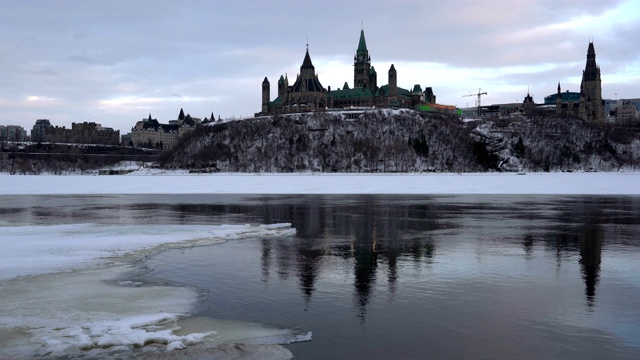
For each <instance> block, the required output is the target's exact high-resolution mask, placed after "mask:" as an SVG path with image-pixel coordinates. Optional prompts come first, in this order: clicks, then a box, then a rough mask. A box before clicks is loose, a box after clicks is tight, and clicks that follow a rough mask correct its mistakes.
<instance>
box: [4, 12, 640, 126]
mask: <svg viewBox="0 0 640 360" xmlns="http://www.w3.org/2000/svg"><path fill="white" fill-rule="evenodd" d="M5 10H6V11H3V12H2V13H0V31H2V33H3V34H6V36H5V37H3V41H2V42H1V43H0V53H2V54H3V56H2V57H0V78H2V79H3V80H2V84H1V85H0V104H2V106H1V107H0V123H7V122H8V121H10V122H15V123H18V124H24V125H26V126H28V127H29V128H30V127H31V126H32V124H33V123H34V121H35V119H36V118H42V117H44V118H50V119H51V120H52V122H53V123H54V124H56V125H68V124H64V123H62V122H63V121H67V122H68V121H76V122H77V121H87V120H88V119H91V120H92V121H97V122H100V123H102V124H103V125H105V126H109V127H114V128H116V129H129V128H130V127H131V126H132V125H133V124H134V123H135V121H137V120H138V119H140V118H142V117H144V116H146V115H148V113H149V112H152V113H153V115H154V117H157V118H158V119H160V120H162V121H164V120H169V119H173V118H175V116H176V114H177V113H178V111H179V109H180V108H185V111H186V112H189V113H191V115H192V116H198V117H204V116H209V115H210V114H211V111H214V113H215V114H216V115H222V117H225V116H236V117H241V116H251V115H252V114H253V113H254V112H256V111H258V110H259V109H260V91H261V90H260V89H261V82H262V79H264V77H265V76H267V77H268V78H269V80H270V81H271V84H272V95H275V91H276V90H275V84H276V82H277V79H278V78H279V76H280V75H284V74H288V76H289V79H290V81H291V82H293V81H294V80H295V76H296V74H297V73H298V72H299V67H300V65H301V63H302V60H303V57H304V53H305V50H306V43H307V39H309V51H310V54H311V57H312V59H313V61H314V65H315V66H316V72H317V73H318V75H319V77H320V81H321V82H322V84H323V85H324V86H325V87H327V86H331V87H332V88H337V87H342V86H343V84H344V82H345V81H347V82H349V85H350V86H353V67H352V65H353V54H354V52H355V50H356V47H357V43H358V39H359V35H360V29H361V26H362V25H361V24H362V23H361V21H364V30H365V34H366V40H367V45H368V48H369V51H370V53H371V56H372V61H373V65H374V66H375V68H376V70H377V71H378V82H379V84H385V83H386V82H387V71H388V69H389V66H390V64H392V63H394V64H396V68H397V69H398V80H399V85H400V86H403V87H410V86H413V84H416V83H418V84H420V85H422V86H423V87H425V86H432V87H433V89H434V92H435V93H436V95H437V97H438V101H439V102H442V103H445V104H462V102H463V101H465V102H466V99H463V98H462V95H463V94H466V93H468V92H469V91H477V90H474V89H477V88H482V89H483V90H486V91H488V92H489V94H490V95H488V96H487V98H486V99H487V100H486V101H487V102H495V103H498V102H501V101H509V102H512V101H514V100H515V99H516V98H520V99H521V98H522V96H524V94H525V93H526V90H527V87H530V90H531V92H533V93H535V94H540V95H542V94H546V93H550V92H553V91H555V86H556V85H557V82H558V81H561V82H562V83H563V88H564V87H565V85H566V88H576V87H577V86H579V77H580V74H581V71H582V68H583V67H584V61H585V55H586V50H587V44H588V40H589V38H590V37H592V38H594V39H595V44H596V51H597V55H598V57H597V60H598V63H599V64H600V66H601V69H602V78H603V94H605V96H613V94H616V93H618V94H619V95H617V96H620V97H640V94H636V93H634V91H636V92H637V86H636V88H635V89H634V87H633V85H634V84H635V85H637V84H638V79H640V74H638V70H637V69H638V68H640V48H638V47H637V46H634V44H635V43H636V42H637V34H638V33H640V2H638V1H622V0H612V1H606V2H604V1H599V0H598V1H596V0H564V1H562V2H557V1H550V0H541V1H520V0H516V1H509V2H504V1H498V0H488V1H485V2H476V1H463V0H452V1H446V2H425V1H419V0H403V1H395V0H370V1H349V2H344V1H333V0H327V1H325V2H323V3H322V4H321V5H319V3H318V2H317V1H310V0H297V1H294V0H274V1H269V2H266V1H261V0H246V1H222V0H207V1H205V0H201V1H200V0H188V1H183V2H175V1H169V0H137V1H119V0H115V1H102V2H96V1H83V0H60V1H55V2H48V1H43V2H39V3H38V6H33V4H32V3H30V2H20V1H14V2H9V3H8V4H5ZM285 10H286V11H285ZM611 89H615V90H614V91H613V92H610V90H611ZM608 94H611V95H608ZM29 96H32V97H35V98H34V99H38V101H35V100H34V101H31V102H30V101H27V100H26V99H28V97H29ZM44 99H54V100H55V101H45V100H44ZM536 100H538V98H536ZM540 100H541V99H540ZM484 101H485V100H484V99H483V102H484ZM36 105H37V108H36V109H35V110H34V108H33V107H34V106H36Z"/></svg>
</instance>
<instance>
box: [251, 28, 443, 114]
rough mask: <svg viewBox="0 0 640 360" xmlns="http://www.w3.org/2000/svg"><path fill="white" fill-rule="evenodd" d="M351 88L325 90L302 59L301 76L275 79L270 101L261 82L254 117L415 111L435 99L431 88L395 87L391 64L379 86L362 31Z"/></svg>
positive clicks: (306, 58) (307, 60) (268, 88)
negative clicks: (353, 110) (369, 110)
mask: <svg viewBox="0 0 640 360" xmlns="http://www.w3.org/2000/svg"><path fill="white" fill-rule="evenodd" d="M353 65H354V66H353V84H354V85H353V88H350V87H349V84H348V83H347V82H345V83H344V86H343V88H342V89H339V88H338V89H337V90H331V87H329V88H328V89H325V88H324V87H323V86H322V84H321V83H320V80H319V79H318V74H317V73H316V72H315V67H314V66H313V63H312V62H311V57H310V56H309V48H308V47H307V52H306V54H305V56H304V60H303V62H302V66H300V73H299V74H298V76H297V77H296V81H295V82H294V83H293V85H289V78H288V76H286V75H285V76H280V79H279V80H278V96H277V97H276V98H275V100H273V101H272V100H271V93H270V91H271V85H270V83H269V80H268V79H267V78H266V77H265V78H264V81H263V82H262V110H261V111H260V112H259V113H256V114H255V115H256V116H263V115H277V114H288V113H297V112H306V111H324V110H327V109H344V108H351V107H369V108H373V107H376V108H415V107H417V106H419V105H424V104H435V102H436V96H435V95H434V93H433V90H432V88H431V87H427V88H425V89H424V91H423V90H422V87H421V86H420V85H418V84H416V85H414V87H413V89H411V90H407V89H403V88H401V87H398V74H397V72H396V69H395V66H394V65H393V64H392V65H391V67H390V69H389V72H388V83H387V84H386V85H383V86H378V74H377V72H376V70H375V68H374V67H373V66H372V65H371V56H370V55H369V50H368V49H367V43H366V41H365V37H364V30H362V31H360V40H359V42H358V48H357V50H356V53H355V56H354V57H353Z"/></svg>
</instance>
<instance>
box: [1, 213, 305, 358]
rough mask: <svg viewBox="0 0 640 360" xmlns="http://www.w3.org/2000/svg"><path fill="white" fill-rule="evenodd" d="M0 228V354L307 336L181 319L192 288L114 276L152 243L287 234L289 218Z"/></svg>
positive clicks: (192, 297)
mask: <svg viewBox="0 0 640 360" xmlns="http://www.w3.org/2000/svg"><path fill="white" fill-rule="evenodd" d="M0 229H1V233H0V247H2V249H3V251H2V252H1V253H0V294H1V295H0V358H5V357H7V358H30V357H34V356H45V357H47V358H48V357H66V356H72V357H73V356H75V355H78V354H81V353H85V354H86V353H87V352H88V353H91V354H94V353H95V355H98V353H99V354H102V355H100V356H104V352H107V353H108V354H114V353H118V352H122V351H130V350H131V349H133V348H140V347H146V346H148V345H150V344H153V345H154V348H156V349H157V348H161V349H162V348H164V350H165V351H170V350H179V349H184V348H186V347H190V346H192V345H196V344H209V345H210V344H211V343H217V344H220V343H222V342H223V340H224V341H225V342H228V341H227V340H236V341H240V342H242V341H244V340H246V339H250V340H251V341H255V342H256V343H257V344H286V343H290V342H295V341H305V340H307V338H309V337H310V336H311V335H310V334H306V335H297V334H295V333H294V332H293V331H291V330H288V329H273V328H268V327H265V326H263V325H260V324H252V323H242V322H236V323H228V322H227V323H223V322H216V321H214V320H206V319H200V321H199V323H200V326H198V327H197V328H195V327H193V326H190V324H193V322H194V320H193V318H192V317H191V318H189V319H190V320H189V321H186V322H185V324H183V321H184V319H185V318H188V317H189V316H191V312H192V311H193V305H194V304H195V302H196V299H197V297H198V292H197V291H196V290H194V289H190V288H186V287H176V286H167V285H158V284H145V283H142V282H140V281H129V280H120V279H123V278H126V276H127V274H128V273H129V272H131V271H132V270H134V265H132V263H135V260H137V259H141V258H144V257H145V256H147V255H148V254H150V253H153V252H155V251H159V250H162V249H166V248H176V247H186V246H189V247H190V246H198V245H209V244H217V243H220V242H224V241H232V240H234V239H246V238H252V237H256V238H257V237H269V238H273V237H290V236H293V235H295V233H296V230H295V229H294V228H291V224H288V223H286V224H269V225H215V226H214V225H212V226H203V225H201V226H192V225H189V226H186V225H155V226H152V227H144V226H133V225H122V224H114V225H105V224H100V225H96V224H65V225H53V226H34V225H29V224H7V223H5V224H2V223H0ZM132 260H133V261H132ZM256 339H257V340H256ZM255 349H256V350H255V351H256V352H258V353H259V348H255ZM100 356H97V357H100Z"/></svg>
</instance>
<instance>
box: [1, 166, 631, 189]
mask: <svg viewBox="0 0 640 360" xmlns="http://www.w3.org/2000/svg"><path fill="white" fill-rule="evenodd" d="M523 175H525V174H516V173H464V174H451V173H428V174H327V173H322V174H319V173H304V174H299V173H293V174H281V173H280V174H274V173H267V174H246V173H243V174H238V173H224V174H220V173H217V174H197V175H196V174H187V173H186V172H184V171H164V170H158V169H150V168H143V169H141V170H139V171H135V172H133V173H131V174H128V175H114V176H81V175H77V176H76V175H70V176H51V175H33V176H31V175H25V176H17V175H14V176H11V175H0V184H2V186H0V195H21V194H29V195H51V194H58V195H63V194H64V195H74V194H83V195H87V194H553V195H556V194H580V195H638V194H640V187H639V186H638V184H639V183H640V173H637V172H619V173H602V172H598V173H595V172H594V173H590V172H573V173H569V172H567V173H527V174H526V176H523ZM177 184H179V186H177Z"/></svg>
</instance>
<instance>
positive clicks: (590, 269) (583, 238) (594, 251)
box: [580, 224, 604, 306]
mask: <svg viewBox="0 0 640 360" xmlns="http://www.w3.org/2000/svg"><path fill="white" fill-rule="evenodd" d="M603 237H604V231H603V230H602V227H601V226H600V225H596V224H588V225H585V226H583V227H581V229H580V267H581V268H582V278H583V279H584V283H585V286H586V289H585V295H586V297H587V302H588V304H589V306H593V302H594V300H595V296H596V285H597V284H598V278H599V275H600V258H601V254H602V238H603Z"/></svg>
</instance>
